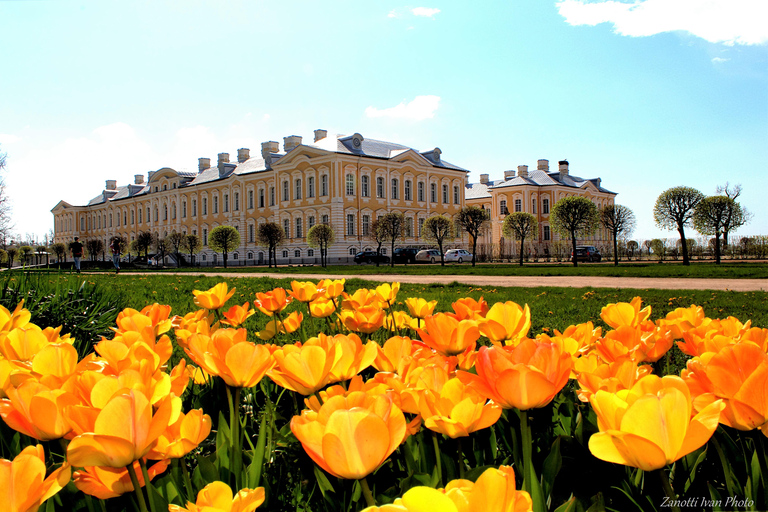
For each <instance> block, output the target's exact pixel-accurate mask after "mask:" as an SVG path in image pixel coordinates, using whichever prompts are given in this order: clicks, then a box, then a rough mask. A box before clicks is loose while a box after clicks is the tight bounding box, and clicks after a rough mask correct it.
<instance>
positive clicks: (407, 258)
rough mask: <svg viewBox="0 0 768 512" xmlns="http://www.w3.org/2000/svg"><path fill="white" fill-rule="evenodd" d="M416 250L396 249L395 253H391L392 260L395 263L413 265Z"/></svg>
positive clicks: (407, 248) (408, 248)
mask: <svg viewBox="0 0 768 512" xmlns="http://www.w3.org/2000/svg"><path fill="white" fill-rule="evenodd" d="M418 252H419V250H418V249H411V248H410V247H398V248H397V249H395V252H393V253H392V259H393V260H395V263H415V262H416V254H418Z"/></svg>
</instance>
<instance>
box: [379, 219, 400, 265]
mask: <svg viewBox="0 0 768 512" xmlns="http://www.w3.org/2000/svg"><path fill="white" fill-rule="evenodd" d="M379 225H380V229H381V230H382V232H383V234H384V240H386V241H387V242H389V243H390V244H391V246H392V252H390V254H392V256H393V257H392V259H390V260H389V266H390V267H394V266H395V258H394V255H395V244H396V243H397V241H398V240H401V239H402V238H404V237H405V216H404V215H403V214H402V213H399V212H389V213H387V214H385V215H384V216H383V217H382V218H381V219H380V220H379Z"/></svg>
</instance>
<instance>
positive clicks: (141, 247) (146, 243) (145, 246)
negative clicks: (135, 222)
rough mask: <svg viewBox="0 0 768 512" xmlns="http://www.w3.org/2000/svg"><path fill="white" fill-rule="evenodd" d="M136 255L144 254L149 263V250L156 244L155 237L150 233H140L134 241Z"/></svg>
mask: <svg viewBox="0 0 768 512" xmlns="http://www.w3.org/2000/svg"><path fill="white" fill-rule="evenodd" d="M133 243H134V247H135V248H136V253H137V254H141V253H142V252H143V253H144V260H145V261H146V262H147V263H149V248H150V247H152V244H154V243H155V237H154V235H153V234H152V232H150V231H139V232H138V234H137V235H136V240H134V241H133Z"/></svg>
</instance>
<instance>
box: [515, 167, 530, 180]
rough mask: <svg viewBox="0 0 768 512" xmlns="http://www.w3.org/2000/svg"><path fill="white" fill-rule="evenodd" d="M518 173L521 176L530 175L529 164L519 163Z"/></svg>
mask: <svg viewBox="0 0 768 512" xmlns="http://www.w3.org/2000/svg"><path fill="white" fill-rule="evenodd" d="M517 175H518V176H520V177H521V178H527V177H528V166H527V165H518V166H517Z"/></svg>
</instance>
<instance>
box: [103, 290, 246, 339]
mask: <svg viewBox="0 0 768 512" xmlns="http://www.w3.org/2000/svg"><path fill="white" fill-rule="evenodd" d="M232 291H233V293H234V290H232ZM170 314H171V306H161V305H160V304H157V303H155V304H153V305H151V306H146V307H145V308H143V309H142V310H141V311H136V310H135V309H131V308H126V309H124V310H123V311H121V312H120V313H119V314H118V315H117V321H116V323H117V327H118V328H117V329H116V330H117V332H126V331H136V332H141V333H143V332H144V330H145V329H149V331H151V334H147V335H146V337H147V338H155V337H157V336H159V335H161V334H164V333H166V332H168V331H170V330H171V327H172V324H173V322H172V321H171V320H170V319H169V318H168V316H169V315H170Z"/></svg>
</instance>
